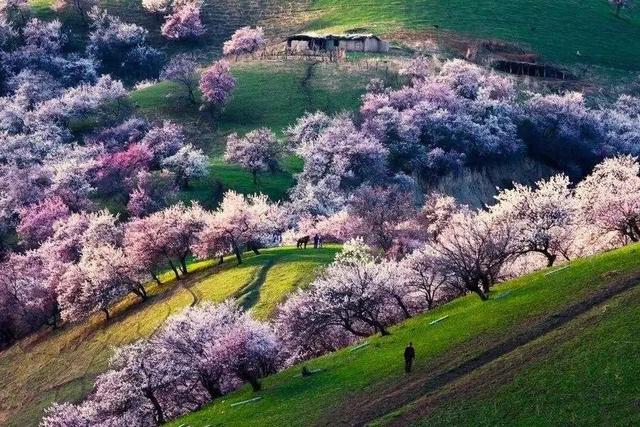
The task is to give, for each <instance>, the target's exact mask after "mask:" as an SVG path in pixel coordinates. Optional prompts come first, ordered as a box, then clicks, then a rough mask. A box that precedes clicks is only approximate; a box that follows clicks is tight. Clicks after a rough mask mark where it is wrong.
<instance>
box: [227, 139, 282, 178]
mask: <svg viewBox="0 0 640 427" xmlns="http://www.w3.org/2000/svg"><path fill="white" fill-rule="evenodd" d="M279 155H280V147H279V146H278V140H277V138H276V135H275V134H274V133H273V132H271V130H269V129H267V128H260V129H257V130H254V131H251V132H249V133H248V134H246V135H245V136H244V137H242V138H240V137H238V134H237V133H233V134H231V135H229V137H228V138H227V148H226V151H225V153H224V159H225V161H227V162H230V163H237V164H239V165H240V166H242V167H243V168H245V169H248V170H249V171H251V174H252V175H253V183H254V184H257V183H258V172H265V171H274V170H276V169H277V168H278V158H279Z"/></svg>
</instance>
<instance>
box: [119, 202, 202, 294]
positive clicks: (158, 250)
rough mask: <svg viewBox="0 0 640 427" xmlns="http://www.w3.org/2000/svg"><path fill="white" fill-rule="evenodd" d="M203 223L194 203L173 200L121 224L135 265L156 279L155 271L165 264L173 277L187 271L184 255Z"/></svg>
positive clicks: (186, 255) (126, 244)
mask: <svg viewBox="0 0 640 427" xmlns="http://www.w3.org/2000/svg"><path fill="white" fill-rule="evenodd" d="M203 226H204V212H203V211H202V209H201V208H200V207H199V206H197V205H194V206H192V207H189V208H187V207H185V206H184V205H182V204H177V205H174V206H171V207H169V208H166V209H164V210H162V211H159V212H156V213H153V214H151V215H149V216H148V217H145V218H140V219H136V220H133V221H131V222H129V223H128V224H127V225H126V227H125V236H124V247H125V251H126V253H127V255H128V256H129V257H130V258H131V259H133V260H135V262H136V264H137V265H141V266H143V267H144V268H146V269H147V270H148V271H149V272H150V274H151V275H152V277H154V279H155V280H156V281H158V278H157V275H156V272H157V270H159V269H160V268H162V267H163V266H164V265H166V264H168V265H169V266H170V267H171V269H172V270H173V272H174V275H175V277H176V279H179V278H180V277H181V274H180V273H182V274H183V275H184V274H187V272H188V271H187V264H186V261H187V257H188V256H189V254H190V253H191V252H190V251H191V247H192V246H193V245H194V244H195V242H196V238H197V236H199V234H200V232H201V230H202V227H203Z"/></svg>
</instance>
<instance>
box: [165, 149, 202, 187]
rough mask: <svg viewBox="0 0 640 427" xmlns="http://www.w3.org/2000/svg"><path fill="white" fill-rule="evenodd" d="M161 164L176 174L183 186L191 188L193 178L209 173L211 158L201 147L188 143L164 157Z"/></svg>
mask: <svg viewBox="0 0 640 427" xmlns="http://www.w3.org/2000/svg"><path fill="white" fill-rule="evenodd" d="M161 164H162V166H164V167H165V168H167V169H169V170H170V171H171V172H173V173H174V174H175V176H176V180H177V182H178V183H179V184H180V185H181V186H182V187H183V188H189V182H190V181H191V180H192V179H194V178H200V177H203V176H206V175H207V173H208V167H209V158H208V157H207V156H206V155H205V154H204V153H203V152H202V150H200V149H199V148H195V147H194V146H193V145H191V144H187V145H185V146H183V147H181V148H180V149H179V150H178V151H177V152H176V153H175V154H173V155H171V156H169V157H166V158H165V159H163V160H162V162H161Z"/></svg>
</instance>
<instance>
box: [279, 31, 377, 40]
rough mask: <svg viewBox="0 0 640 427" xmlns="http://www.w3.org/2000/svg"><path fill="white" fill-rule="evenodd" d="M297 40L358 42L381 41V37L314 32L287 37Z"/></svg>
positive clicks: (362, 34) (365, 34)
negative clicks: (366, 40) (363, 40)
mask: <svg viewBox="0 0 640 427" xmlns="http://www.w3.org/2000/svg"><path fill="white" fill-rule="evenodd" d="M295 38H310V39H329V38H333V39H345V40H356V39H368V38H376V39H378V40H380V37H378V36H376V35H375V34H371V33H346V34H321V33H316V32H313V31H309V32H305V33H298V34H294V35H292V36H289V37H287V39H295Z"/></svg>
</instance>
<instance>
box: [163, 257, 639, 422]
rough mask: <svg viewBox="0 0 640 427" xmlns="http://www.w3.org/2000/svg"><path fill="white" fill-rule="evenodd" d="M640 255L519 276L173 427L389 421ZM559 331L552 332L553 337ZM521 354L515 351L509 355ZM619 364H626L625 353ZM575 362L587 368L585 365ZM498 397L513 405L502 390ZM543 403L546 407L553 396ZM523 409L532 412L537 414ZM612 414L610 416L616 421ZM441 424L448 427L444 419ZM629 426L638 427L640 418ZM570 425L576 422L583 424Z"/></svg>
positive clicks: (634, 265)
mask: <svg viewBox="0 0 640 427" xmlns="http://www.w3.org/2000/svg"><path fill="white" fill-rule="evenodd" d="M639 252H640V247H639V246H637V245H635V246H630V247H626V248H623V249H620V250H616V251H612V252H609V253H606V254H601V255H598V256H595V257H592V258H587V259H581V260H577V261H574V262H572V263H571V264H570V266H569V267H568V268H564V269H557V270H551V271H549V270H547V271H541V272H538V273H535V274H532V275H528V276H525V277H522V278H518V279H516V280H512V281H509V282H506V283H504V284H502V285H500V286H498V287H497V288H496V289H495V290H494V291H493V292H492V295H491V300H490V301H488V302H484V303H483V302H481V301H480V300H479V299H478V298H477V297H475V296H469V297H465V298H461V299H458V300H456V301H454V302H452V303H450V304H447V305H445V306H442V307H440V308H438V309H436V310H434V311H432V312H429V313H426V314H424V315H421V316H417V317H415V318H413V319H410V320H409V321H407V322H405V323H403V324H401V325H399V326H398V327H395V328H393V329H392V331H391V332H392V335H391V336H389V337H382V338H381V337H372V338H370V339H368V340H367V343H368V345H366V346H364V347H360V346H354V347H352V348H351V349H344V350H342V351H339V352H337V353H334V354H330V355H327V356H325V357H321V358H319V359H316V360H313V361H310V362H308V363H307V365H308V366H309V367H311V368H312V369H318V368H320V369H325V371H323V372H320V373H318V374H315V375H313V376H311V377H309V378H302V377H301V376H300V375H299V373H300V366H296V367H293V368H291V369H288V370H286V371H284V372H282V373H280V374H277V375H274V376H272V377H269V378H267V379H265V381H264V390H263V391H262V392H260V394H259V396H261V397H262V399H261V400H259V401H256V402H252V403H248V404H245V405H239V406H234V407H232V406H230V405H231V404H233V403H236V402H239V401H243V400H245V399H249V398H251V397H253V396H254V394H253V393H251V391H250V390H249V389H248V388H244V389H242V390H240V391H238V392H236V393H234V394H232V395H230V396H227V397H225V398H224V399H223V400H220V401H216V402H214V403H212V404H211V405H209V406H208V407H206V408H205V409H204V410H202V411H200V412H196V413H193V414H190V415H187V416H185V417H183V418H181V419H179V420H177V421H176V422H174V423H173V424H172V425H175V426H178V425H190V426H205V425H225V426H233V425H238V426H239V425H243V426H246V425H310V424H314V423H326V422H328V420H332V421H331V422H332V423H335V424H339V423H343V422H344V423H347V424H352V423H354V422H359V423H361V422H366V421H367V420H374V419H377V418H378V417H382V416H384V415H385V414H389V413H391V414H394V415H397V413H395V412H394V411H396V410H397V409H398V408H402V407H403V406H404V405H406V404H408V403H411V402H415V401H416V399H419V398H420V397H421V396H423V395H424V394H425V393H426V392H427V391H428V388H429V386H430V384H432V386H433V387H435V386H436V385H437V384H438V383H436V382H434V381H435V380H434V379H438V381H440V382H441V383H442V384H443V386H446V385H447V384H448V382H447V380H448V379H451V380H453V379H456V378H457V377H456V375H459V376H460V377H461V378H466V375H465V371H464V369H462V368H463V367H465V366H468V365H469V364H473V363H476V362H477V361H482V360H484V358H486V357H488V356H487V355H489V356H490V355H492V354H494V353H496V354H497V355H500V353H499V351H498V350H499V349H501V348H508V345H509V343H513V342H518V340H519V339H522V337H526V336H527V334H528V333H530V332H531V331H535V330H544V329H540V328H541V327H543V326H544V325H549V324H551V325H553V324H554V322H556V323H558V322H563V321H564V320H563V319H565V317H566V315H567V314H566V313H568V312H571V310H575V307H578V308H583V307H589V305H588V304H587V302H593V301H596V300H597V298H600V297H602V296H603V295H607V292H612V293H613V291H612V290H619V289H622V286H625V287H628V286H629V285H630V284H635V283H637V282H638V281H640V279H639V277H640V263H639V262H638V255H639ZM633 292H637V291H636V290H634V291H633ZM580 302H585V303H584V304H579V303H580ZM594 310H601V309H600V308H595V309H594ZM636 310H637V307H636ZM563 312H565V313H563ZM563 316H565V317H563ZM438 319H442V320H440V321H437V320H438ZM558 319H560V320H558ZM434 321H437V322H434ZM555 330H558V328H554V329H552V330H551V332H552V333H553V331H555ZM609 331H611V329H609ZM594 333H598V332H594ZM602 333H604V332H602ZM626 333H627V332H621V334H620V335H619V336H618V337H624V334H626ZM546 336H550V335H549V334H546V335H545V334H543V335H542V336H540V337H538V339H543V340H544V339H546ZM613 339H617V338H613ZM409 341H413V343H414V346H415V348H416V353H417V361H416V369H415V371H414V372H413V373H412V374H411V375H409V376H406V375H405V374H404V372H403V368H402V363H403V361H402V351H403V348H404V346H406V344H407V342H409ZM525 344H526V342H525ZM568 345H570V344H568ZM574 345H575V344H574ZM518 348H521V347H516V348H515V350H518ZM599 348H600V349H602V348H604V347H600V346H598V347H595V346H594V351H597V350H598V349H599ZM567 349H571V347H570V346H569V347H567ZM560 351H561V350H560ZM567 352H569V350H567ZM619 356H620V357H625V353H620V354H619ZM576 357H581V356H580V355H576ZM604 357H606V355H601V356H600V359H593V361H592V364H589V365H588V367H587V368H586V369H587V371H586V372H587V374H586V375H591V376H594V377H596V376H599V375H602V376H603V378H604V376H607V375H609V373H607V372H600V373H598V370H597V368H598V365H597V363H598V361H599V360H602V358H604ZM491 360H492V359H489V360H488V362H490V361H491ZM581 360H582V362H583V363H591V362H589V361H588V360H586V358H583V359H581ZM626 363H629V364H631V365H632V368H630V369H635V370H637V369H638V368H640V360H638V358H637V357H636V358H633V357H629V358H628V359H627V360H626ZM473 372H474V371H473V370H471V373H473ZM549 372H551V371H549ZM574 372H575V371H574ZM610 373H611V374H613V372H610ZM466 374H468V372H466ZM549 375H551V374H549ZM539 378H540V377H539ZM625 378H626V381H628V382H629V381H631V382H633V381H635V383H634V386H635V387H636V388H637V386H638V382H637V380H635V379H634V378H636V377H632V378H629V377H625ZM557 381H558V382H560V381H561V380H557ZM585 381H586V379H585ZM538 384H542V381H540V382H539V383H538ZM564 384H565V386H566V388H565V389H562V390H560V393H563V394H564V395H565V396H566V395H571V393H574V392H576V390H574V389H573V387H574V386H579V385H580V382H578V383H573V384H572V382H571V380H570V379H567V380H566V382H565V383H564ZM524 390H525V388H522V390H521V392H522V399H521V400H520V402H521V405H525V406H526V405H532V403H531V401H528V400H526V399H525V398H524V394H525V391H524ZM592 390H593V389H592ZM626 390H629V389H628V388H627V389H626ZM548 391H549V392H553V391H556V390H555V389H549V390H548ZM501 396H503V399H509V396H508V392H507V391H505V392H504V393H503V394H501ZM544 399H545V398H543V397H540V399H537V400H536V401H535V403H537V404H538V409H539V410H540V411H542V412H544V411H546V407H545V400H544ZM546 399H551V396H547V397H546ZM556 399H557V400H558V402H556V403H555V404H556V405H557V406H563V405H568V404H569V403H567V400H566V399H561V398H558V396H556ZM590 403H592V404H594V406H595V407H594V408H593V409H592V412H590V413H596V412H597V411H603V410H604V409H605V407H606V401H605V400H593V401H592V402H590ZM585 404H587V403H585ZM453 407H454V406H452V408H453ZM469 407H470V408H471V409H469V410H470V411H472V410H474V409H475V410H477V411H481V410H484V411H491V409H492V408H493V407H489V408H487V407H483V405H482V404H481V403H478V404H477V405H475V406H473V405H470V406H469ZM527 407H528V408H529V409H531V408H533V409H531V410H535V406H527ZM607 409H608V408H607ZM626 413H628V411H627V410H626V409H623V410H621V412H619V413H618V415H619V416H620V418H618V419H620V420H622V419H626V418H624V416H625V415H624V414H626ZM449 414H450V413H449ZM616 416H617V415H615V414H612V417H616ZM443 417H444V415H443ZM636 417H638V415H637V413H636ZM392 419H393V418H392ZM442 419H443V420H445V421H446V418H442ZM479 419H480V418H477V419H476V421H478V420H479ZM502 420H503V421H504V419H502ZM585 420H586V418H585ZM386 421H389V419H386ZM635 421H636V423H637V422H638V419H637V418H636V420H635ZM400 424H402V423H400ZM477 424H478V423H477V422H476V425H477ZM525 424H526V423H525ZM576 424H580V422H579V420H578V421H577V422H576ZM489 425H491V423H489Z"/></svg>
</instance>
